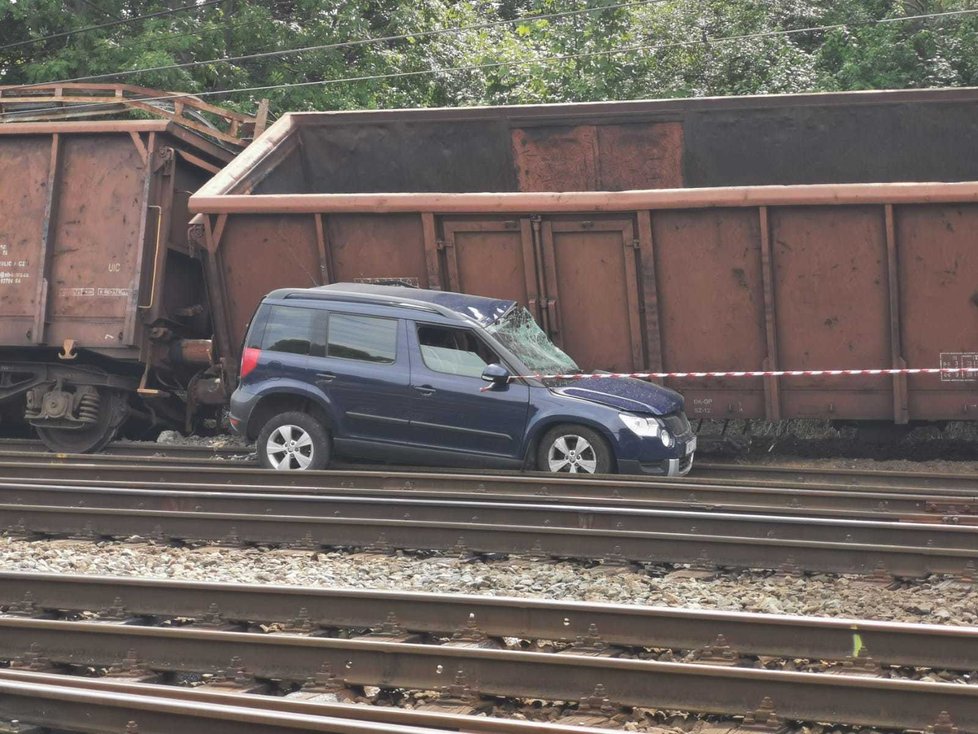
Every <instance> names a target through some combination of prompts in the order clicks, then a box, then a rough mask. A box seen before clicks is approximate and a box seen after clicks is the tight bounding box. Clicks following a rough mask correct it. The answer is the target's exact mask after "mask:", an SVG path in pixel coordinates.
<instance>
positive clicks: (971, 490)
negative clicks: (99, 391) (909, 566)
mask: <svg viewBox="0 0 978 734" xmlns="http://www.w3.org/2000/svg"><path fill="white" fill-rule="evenodd" d="M117 445H118V446H119V449H118V450H119V452H120V454H119V455H112V454H54V453H37V452H33V451H2V450H0V467H3V468H4V470H7V469H10V470H12V471H17V467H18V466H22V465H27V466H29V467H32V468H36V469H37V471H38V472H39V471H40V470H41V469H42V468H49V469H51V468H52V467H63V466H65V465H70V466H73V467H76V468H77V469H79V470H81V471H86V472H87V471H95V470H96V469H103V470H105V469H109V468H113V467H114V468H115V471H116V472H119V473H122V472H125V471H126V470H127V469H128V470H130V471H131V470H137V469H144V470H145V469H146V468H147V467H153V468H154V469H158V470H160V471H163V472H169V473H171V474H175V473H179V472H181V470H183V472H182V474H183V475H184V476H186V475H187V473H188V472H191V471H196V470H197V468H198V467H199V468H201V469H203V470H205V471H207V470H212V471H213V470H218V471H221V470H224V471H235V472H237V473H238V475H239V477H244V476H248V477H254V482H255V483H265V484H277V483H279V482H286V483H289V484H291V485H293V486H302V485H308V484H310V483H315V482H319V481H329V480H328V479H327V478H328V477H331V476H332V477H337V476H343V477H353V478H356V477H360V476H362V475H368V476H369V475H378V474H380V475H388V476H390V475H396V476H404V477H413V478H418V479H420V480H422V481H435V480H437V479H438V478H449V479H450V478H457V477H472V478H475V477H477V478H478V479H480V480H481V481H488V482H493V483H500V482H503V483H508V482H520V483H524V484H536V485H537V486H543V487H548V486H552V485H554V484H555V483H563V482H567V481H577V482H598V483H602V484H606V485H615V486H622V485H624V486H628V485H631V484H647V483H663V484H679V485H705V486H711V485H728V486H729V485H730V484H737V483H745V484H749V485H750V486H755V487H779V488H788V489H805V488H812V487H815V488H818V487H822V488H826V489H828V488H835V489H854V488H862V489H869V490H880V491H911V492H912V491H939V492H941V493H947V494H957V493H962V494H965V495H968V496H974V495H975V494H978V477H976V476H974V475H972V474H968V473H944V472H937V473H928V472H911V471H902V472H900V471H875V470H865V469H862V470H860V469H855V470H852V471H849V470H835V469H822V468H817V467H816V468H810V469H809V468H797V467H785V468H782V467H767V466H750V465H748V466H747V467H745V469H744V470H742V471H740V470H738V469H737V468H736V467H738V466H741V465H737V464H732V463H708V462H699V463H697V464H696V465H695V469H694V472H693V473H692V474H691V475H689V476H686V477H677V478H663V477H655V476H639V475H629V474H621V475H604V476H601V477H598V478H593V479H587V478H575V477H570V476H567V475H553V474H548V473H545V472H511V471H502V470H491V469H479V470H471V469H468V470H466V469H438V470H432V469H430V468H426V467H404V466H382V467H378V466H376V465H374V466H370V465H363V466H362V467H361V466H360V465H356V464H345V465H342V464H341V465H338V466H337V467H336V468H334V469H329V470H326V471H317V472H288V473H282V472H271V471H268V470H266V469H262V468H260V467H258V466H257V465H256V464H254V463H252V462H250V461H246V460H228V461H221V460H218V459H217V458H216V457H218V456H224V457H232V458H233V457H241V456H244V455H247V454H249V453H250V452H251V449H224V448H222V449H219V450H218V451H219V452H220V453H218V454H215V456H211V457H210V458H200V457H199V455H198V454H197V452H198V451H204V452H205V455H207V449H205V448H202V447H198V446H192V447H180V446H176V447H174V448H173V449H172V450H173V452H174V455H172V456H166V455H163V456H160V455H159V454H160V453H165V452H166V451H167V449H168V448H169V447H168V446H167V445H160V448H159V449H150V450H148V451H146V453H144V454H140V453H139V451H138V447H139V446H140V445H142V444H139V443H124V442H123V443H120V444H117ZM150 446H156V444H150ZM0 447H2V440H0ZM185 449H187V450H185ZM123 452H124V453H123ZM191 454H194V455H191ZM195 456H196V458H195ZM133 457H139V458H140V459H141V461H140V462H139V464H133V463H132V459H133ZM188 465H191V466H188ZM51 470H52V471H59V470H58V469H51ZM711 475H712V476H711ZM737 477H740V479H737Z"/></svg>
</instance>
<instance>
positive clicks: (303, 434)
mask: <svg viewBox="0 0 978 734" xmlns="http://www.w3.org/2000/svg"><path fill="white" fill-rule="evenodd" d="M265 454H266V455H267V456H268V460H269V462H270V463H271V465H272V467H273V468H275V469H278V470H279V471H289V470H290V469H308V468H309V466H310V465H311V464H312V456H313V445H312V436H310V435H309V433H308V432H307V431H306V430H305V429H303V428H301V427H300V426H295V425H291V424H289V425H284V426H279V427H278V428H276V429H275V430H274V431H272V434H271V435H270V436H269V437H268V442H267V443H266V444H265Z"/></svg>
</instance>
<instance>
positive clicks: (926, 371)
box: [519, 367, 978, 380]
mask: <svg viewBox="0 0 978 734" xmlns="http://www.w3.org/2000/svg"><path fill="white" fill-rule="evenodd" d="M962 372H967V373H972V374H975V373H978V367H903V368H893V369H874V370H756V371H745V372H739V371H729V372H588V373H582V374H571V375H539V374H537V375H519V377H523V378H534V379H537V380H590V379H598V378H601V377H635V378H638V379H640V380H648V379H653V378H654V379H661V378H665V377H822V376H830V377H835V376H838V375H846V376H849V375H940V374H952V373H962Z"/></svg>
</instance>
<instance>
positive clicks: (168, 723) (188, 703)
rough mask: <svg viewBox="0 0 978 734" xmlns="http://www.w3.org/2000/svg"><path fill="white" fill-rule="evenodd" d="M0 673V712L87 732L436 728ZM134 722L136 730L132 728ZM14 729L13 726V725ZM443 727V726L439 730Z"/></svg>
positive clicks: (276, 733) (420, 731) (388, 732)
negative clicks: (86, 686) (91, 687)
mask: <svg viewBox="0 0 978 734" xmlns="http://www.w3.org/2000/svg"><path fill="white" fill-rule="evenodd" d="M245 703H247V701H230V700H226V701H225V702H222V703H218V702H213V701H208V702H206V703H203V702H200V701H192V700H184V699H179V698H171V697H163V696H160V695H155V696H147V695H138V694H136V693H132V692H120V691H104V690H86V689H84V688H80V687H74V686H67V685H63V684H62V685H51V684H49V683H39V682H36V681H23V680H11V679H9V678H6V677H4V678H0V717H2V718H5V719H8V720H13V721H17V722H18V723H20V724H24V723H30V724H34V725H41V726H44V727H46V728H50V729H60V730H63V731H72V732H88V733H91V734H119V732H128V731H138V732H139V734H172V732H175V731H179V732H182V733H183V734H280V733H281V734H295V732H329V733H330V734H431V733H432V732H434V731H439V730H436V729H431V728H428V727H417V726H405V725H403V724H392V723H386V722H383V723H375V722H370V721H356V720H352V719H342V718H335V717H327V716H321V715H316V714H309V713H295V712H286V711H272V710H268V709H260V708H252V707H249V706H246V705H241V704H245ZM133 724H135V729H133ZM15 731H17V729H15ZM441 731H444V730H441Z"/></svg>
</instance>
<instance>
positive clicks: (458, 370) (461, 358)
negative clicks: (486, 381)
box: [418, 324, 499, 377]
mask: <svg viewBox="0 0 978 734" xmlns="http://www.w3.org/2000/svg"><path fill="white" fill-rule="evenodd" d="M418 344H419V345H420V346H421V359H423V360H424V363H425V366H426V367H427V368H428V369H430V370H432V371H434V372H444V373H445V374H449V375H460V376H462V377H481V376H482V371H483V370H484V369H485V368H486V365H488V364H492V363H493V362H498V361H499V357H498V356H496V354H495V352H493V351H492V350H491V349H490V348H489V347H487V346H486V345H485V343H484V342H483V341H482V340H481V339H479V337H477V336H476V335H475V334H473V333H472V332H471V331H469V330H468V329H452V328H450V327H445V326H427V325H420V324H419V325H418Z"/></svg>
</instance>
